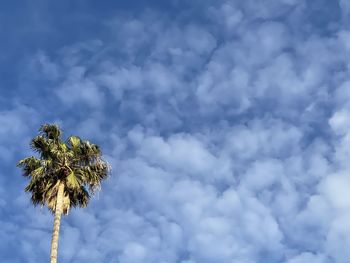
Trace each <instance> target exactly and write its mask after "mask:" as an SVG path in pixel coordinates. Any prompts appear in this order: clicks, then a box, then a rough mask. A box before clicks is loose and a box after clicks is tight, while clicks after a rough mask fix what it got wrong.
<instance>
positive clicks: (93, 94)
mask: <svg viewBox="0 0 350 263" xmlns="http://www.w3.org/2000/svg"><path fill="white" fill-rule="evenodd" d="M184 2H185V1H169V3H168V4H169V6H168V4H166V6H163V5H160V4H159V3H157V2H156V1H153V2H152V3H151V4H150V6H148V7H146V6H138V8H136V9H132V8H131V7H129V6H123V7H120V8H118V9H117V6H113V5H112V4H111V6H110V7H108V6H107V4H106V6H105V7H103V8H102V4H101V7H100V9H97V10H96V16H94V15H93V13H91V10H92V6H88V5H87V4H86V6H78V7H74V8H73V9H72V10H71V11H70V12H71V13H69V14H70V15H69V17H71V18H70V19H71V20H72V21H77V23H76V24H75V25H77V27H74V28H73V29H69V28H68V27H67V28H66V27H65V25H63V24H62V25H61V24H56V23H55V22H52V21H50V23H48V24H47V27H48V28H47V29H46V30H47V31H45V32H46V33H45V34H44V33H43V32H42V33H40V34H42V35H50V34H62V35H63V34H64V32H65V31H64V30H63V29H67V34H68V35H71V34H73V33H75V34H79V32H80V34H81V35H79V36H80V39H79V38H78V37H74V38H73V39H74V41H73V42H72V41H70V40H68V39H66V40H65V41H62V42H60V43H61V44H60V45H58V46H55V45H52V44H49V43H46V42H45V43H44V44H42V45H40V47H39V48H36V47H30V46H29V48H28V49H29V50H30V52H29V51H23V54H24V55H23V58H22V59H21V63H22V65H21V67H20V68H19V67H18V68H16V69H12V70H13V72H12V74H14V75H13V76H12V77H13V78H16V79H17V80H16V85H15V86H14V88H13V91H10V90H5V89H4V94H7V95H8V100H6V103H4V104H3V106H2V107H1V111H0V135H1V138H0V159H1V165H2V171H1V174H2V176H1V177H0V182H1V185H0V225H1V227H0V237H1V239H2V240H6V242H3V243H2V245H1V246H0V254H1V255H2V258H3V260H2V262H24V261H25V262H36V263H37V262H46V261H47V258H48V253H49V242H50V234H51V224H52V217H51V215H50V214H49V213H48V212H47V211H46V210H45V209H40V208H37V209H34V208H32V206H31V205H30V203H29V198H28V196H27V195H26V194H25V193H23V190H22V189H23V186H24V184H25V182H24V180H23V178H21V177H20V176H19V171H18V170H17V169H16V168H15V167H14V166H15V163H16V161H17V160H18V159H20V158H21V157H23V156H26V155H29V154H30V150H29V148H28V147H27V145H28V142H29V140H30V138H31V137H32V136H34V135H35V133H36V130H37V128H38V127H39V125H40V124H42V123H43V122H56V123H59V124H60V125H61V126H62V128H63V129H64V131H65V134H66V135H70V134H79V135H81V136H82V137H84V138H87V139H89V140H92V141H94V142H96V143H98V144H100V145H101V147H102V149H103V151H104V154H105V157H106V159H108V161H109V162H110V163H111V165H112V167H113V173H112V176H111V178H110V179H109V180H108V181H107V182H106V183H105V184H104V185H103V191H102V192H101V193H100V194H99V195H98V196H97V197H96V198H94V200H93V201H92V202H91V204H90V206H89V207H88V208H87V209H85V210H75V211H72V213H71V215H70V216H69V217H66V218H64V220H63V222H62V224H63V225H62V232H61V237H60V248H59V257H60V261H61V262H88V263H89V262H105V263H108V262H111V263H112V262H113V263H114V262H118V263H141V262H142V263H147V262H150V263H151V262H152V263H153V262H162V263H217V262H220V263H231V262H242V263H255V262H287V263H306V262H315V263H327V262H339V263H342V262H344V263H345V262H347V261H348V258H349V257H350V254H349V252H348V251H349V250H348V249H347V248H348V247H349V245H350V238H349V237H350V223H348V222H350V213H349V211H350V210H349V208H350V195H349V193H348V192H349V191H348V189H349V187H350V165H349V161H348V160H349V159H350V150H349V149H350V129H349V128H350V103H349V101H350V82H349V76H350V75H349V74H350V73H349V63H348V61H349V55H350V45H349V40H350V31H349V30H348V28H347V27H346V22H347V20H348V19H347V17H348V14H349V10H350V7H349V5H348V4H347V2H346V1H339V2H338V1H334V2H332V3H328V2H327V3H326V1H322V0H317V1H313V3H311V2H310V1H304V2H303V1H294V0H281V1H272V0H271V1H270V0H269V1H250V0H249V1H244V2H241V1H228V0H220V1H210V0H207V1H201V2H199V1H193V2H192V3H184ZM164 5H165V4H164ZM63 6H65V4H62V6H60V8H61V9H59V8H58V9H57V11H56V12H58V13H59V12H63V11H64V10H65V8H63ZM112 7H114V9H115V10H114V9H113V8H112ZM109 9H110V10H109ZM84 10H85V11H84ZM111 10H113V12H112V11H111ZM38 12H39V14H40V15H38V17H39V18H40V19H39V18H38V19H39V20H40V21H41V19H44V20H45V16H44V15H43V14H44V12H48V13H52V12H54V11H53V10H51V9H50V8H48V7H41V9H40V10H39V11H38ZM99 12H101V13H99ZM97 13H98V15H97ZM103 14H105V16H104V15H103ZM56 15H57V14H56ZM97 18H99V19H97ZM36 23H38V21H36ZM31 26H33V24H31ZM89 26H90V27H91V32H90V31H88V30H86V32H85V31H84V30H82V31H79V27H89ZM50 32H53V33H50ZM18 34H20V32H19V33H18ZM40 34H39V35H40ZM32 35H33V36H34V35H35V34H33V33H32ZM60 37H61V35H60ZM62 37H63V36H62ZM33 41H34V40H33ZM35 43H36V42H35ZM21 52H22V51H21ZM9 56H10V55H9ZM8 72H11V70H10V69H9V71H8ZM4 101H5V100H4Z"/></svg>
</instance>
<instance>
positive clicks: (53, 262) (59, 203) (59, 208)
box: [50, 182, 64, 263]
mask: <svg viewBox="0 0 350 263" xmlns="http://www.w3.org/2000/svg"><path fill="white" fill-rule="evenodd" d="M63 193H64V184H63V183H61V182H59V184H58V193H57V200H56V209H55V220H54V223H53V231H52V240H51V256H50V263H57V250H58V235H59V232H60V224H61V216H62V212H63Z"/></svg>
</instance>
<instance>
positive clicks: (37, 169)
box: [17, 124, 109, 214]
mask: <svg viewBox="0 0 350 263" xmlns="http://www.w3.org/2000/svg"><path fill="white" fill-rule="evenodd" d="M61 135H62V132H61V130H60V128H59V127H58V126H57V125H51V124H45V125H43V126H41V127H40V129H39V135H38V136H36V137H35V138H33V139H32V141H31V144H30V145H31V148H32V149H33V150H34V151H36V152H37V153H38V154H39V158H37V157H34V156H31V157H28V158H25V159H23V160H21V161H19V162H18V164H17V165H18V166H19V167H21V168H22V171H23V175H24V176H26V177H29V178H30V182H29V184H28V185H27V187H26V188H25V191H27V192H30V193H31V195H32V196H31V199H32V202H33V204H34V205H38V204H40V205H42V206H44V205H47V207H48V208H49V209H50V210H51V211H52V212H53V213H55V211H56V204H57V196H58V191H59V186H60V185H64V192H63V204H62V205H63V207H62V210H63V211H62V212H63V214H68V212H69V209H70V208H71V207H86V205H87V204H88V202H89V200H90V195H91V194H93V193H95V191H96V190H98V189H100V183H101V181H102V180H103V179H105V178H107V176H108V173H109V166H108V164H107V162H106V161H104V160H103V159H102V158H101V151H100V148H99V147H98V146H97V145H95V144H92V143H90V142H89V141H83V140H81V139H80V138H79V137H77V136H71V137H69V138H68V139H67V140H66V141H63V140H62V139H61Z"/></svg>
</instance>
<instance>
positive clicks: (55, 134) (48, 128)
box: [39, 124, 62, 141]
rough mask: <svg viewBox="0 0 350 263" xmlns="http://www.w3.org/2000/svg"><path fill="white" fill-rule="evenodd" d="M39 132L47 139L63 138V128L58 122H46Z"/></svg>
mask: <svg viewBox="0 0 350 263" xmlns="http://www.w3.org/2000/svg"><path fill="white" fill-rule="evenodd" d="M39 132H40V133H41V134H42V135H43V136H44V137H45V138H47V139H50V140H54V141H59V140H60V139H61V135H62V132H61V129H60V127H59V126H58V125H57V124H44V125H42V126H41V127H40V129H39Z"/></svg>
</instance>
